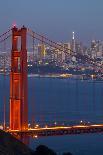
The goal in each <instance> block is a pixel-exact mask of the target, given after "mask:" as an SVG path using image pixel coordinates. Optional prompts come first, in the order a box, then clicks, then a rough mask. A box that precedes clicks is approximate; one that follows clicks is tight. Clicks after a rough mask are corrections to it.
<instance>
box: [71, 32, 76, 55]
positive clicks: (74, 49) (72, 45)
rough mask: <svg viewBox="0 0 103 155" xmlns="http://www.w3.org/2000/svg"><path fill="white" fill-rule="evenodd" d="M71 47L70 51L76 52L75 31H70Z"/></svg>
mask: <svg viewBox="0 0 103 155" xmlns="http://www.w3.org/2000/svg"><path fill="white" fill-rule="evenodd" d="M71 49H72V51H73V52H74V53H75V52H76V48H75V33H74V32H72V44H71Z"/></svg>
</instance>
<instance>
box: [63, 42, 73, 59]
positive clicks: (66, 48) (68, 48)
mask: <svg viewBox="0 0 103 155" xmlns="http://www.w3.org/2000/svg"><path fill="white" fill-rule="evenodd" d="M63 46H64V51H63V52H64V54H65V61H68V60H69V57H70V54H71V46H70V43H69V42H68V43H64V44H63Z"/></svg>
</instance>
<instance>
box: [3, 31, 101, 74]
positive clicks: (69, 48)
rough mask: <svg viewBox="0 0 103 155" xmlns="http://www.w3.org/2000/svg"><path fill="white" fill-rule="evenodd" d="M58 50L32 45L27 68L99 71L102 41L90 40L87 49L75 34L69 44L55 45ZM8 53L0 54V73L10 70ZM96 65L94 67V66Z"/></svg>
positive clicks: (44, 45) (41, 45) (40, 44)
mask: <svg viewBox="0 0 103 155" xmlns="http://www.w3.org/2000/svg"><path fill="white" fill-rule="evenodd" d="M57 44H58V45H59V46H57V47H59V48H56V47H53V46H49V45H46V44H44V43H37V44H35V45H33V48H32V49H31V50H29V49H28V60H27V61H28V66H29V67H30V66H31V67H32V66H33V64H36V65H42V66H46V65H51V66H58V67H62V68H63V69H65V70H69V69H70V68H73V69H75V70H76V69H77V70H78V69H79V70H86V69H91V70H94V69H95V70H96V71H97V72H98V71H99V70H100V67H101V66H102V64H103V41H100V40H98V41H97V40H92V41H91V43H90V45H89V47H86V46H84V45H83V43H82V42H79V41H78V40H76V39H75V34H74V32H73V36H72V39H71V41H70V42H67V43H57ZM10 57H11V53H10V52H1V53H0V72H3V71H4V67H6V70H7V71H8V70H10V63H11V60H10ZM95 64H96V65H95Z"/></svg>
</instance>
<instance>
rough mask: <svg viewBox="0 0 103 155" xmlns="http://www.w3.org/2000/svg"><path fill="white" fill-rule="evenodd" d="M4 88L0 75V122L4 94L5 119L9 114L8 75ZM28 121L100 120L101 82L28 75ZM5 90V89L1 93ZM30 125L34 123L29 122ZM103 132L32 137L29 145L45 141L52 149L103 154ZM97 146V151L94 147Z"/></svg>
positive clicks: (102, 118) (102, 119)
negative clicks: (33, 138)
mask: <svg viewBox="0 0 103 155" xmlns="http://www.w3.org/2000/svg"><path fill="white" fill-rule="evenodd" d="M6 79H7V80H6V82H5V83H6V86H5V89H4V84H3V76H1V77H0V94H1V95H0V102H1V104H0V106H1V107H0V122H2V119H3V104H2V103H3V96H4V95H5V96H6V107H7V108H6V121H8V118H9V117H8V116H9V113H8V112H9V77H6ZM28 83H29V86H28V92H29V123H30V125H31V123H33V122H35V124H41V125H42V126H44V125H46V124H49V125H53V124H54V123H56V124H64V125H65V124H76V123H78V122H80V121H81V120H82V121H83V122H86V123H87V122H91V123H102V122H103V82H102V81H86V80H85V81H80V80H70V79H55V78H34V77H29V80H28ZM4 92H5V93H4ZM32 125H33V124H32ZM102 141H103V135H102V134H92V135H91V134H90V135H87V134H86V135H72V136H70V135H69V136H61V137H44V138H43V137H42V138H39V139H35V140H32V139H31V143H30V146H31V147H34V148H35V147H36V146H37V145H39V144H46V145H47V146H49V147H51V148H53V149H54V150H56V151H58V152H61V151H71V152H73V153H74V154H79V155H80V154H82V155H83V154H84V155H87V154H93V153H94V154H95V155H96V154H98V153H97V152H99V155H101V154H103V151H102ZM90 146H91V147H90ZM96 149H97V151H96Z"/></svg>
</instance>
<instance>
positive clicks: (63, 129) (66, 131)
mask: <svg viewBox="0 0 103 155" xmlns="http://www.w3.org/2000/svg"><path fill="white" fill-rule="evenodd" d="M7 132H9V133H11V134H13V135H14V136H21V135H27V136H30V137H33V138H37V137H41V136H57V135H71V134H84V133H102V132H103V124H93V125H75V126H54V127H44V128H40V127H38V128H28V129H27V130H23V131H19V130H8V131H7Z"/></svg>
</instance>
